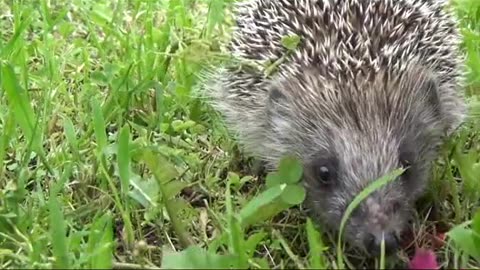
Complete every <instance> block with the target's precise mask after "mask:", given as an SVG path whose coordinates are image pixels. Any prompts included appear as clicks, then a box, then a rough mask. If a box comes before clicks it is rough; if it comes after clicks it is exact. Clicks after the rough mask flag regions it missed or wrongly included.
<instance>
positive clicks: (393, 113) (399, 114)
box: [300, 73, 444, 255]
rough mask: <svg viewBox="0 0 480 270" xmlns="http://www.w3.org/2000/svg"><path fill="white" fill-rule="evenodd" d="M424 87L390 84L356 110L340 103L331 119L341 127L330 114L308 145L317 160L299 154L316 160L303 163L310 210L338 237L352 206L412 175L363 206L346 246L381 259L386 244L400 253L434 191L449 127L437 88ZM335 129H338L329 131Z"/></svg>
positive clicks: (428, 83)
mask: <svg viewBox="0 0 480 270" xmlns="http://www.w3.org/2000/svg"><path fill="white" fill-rule="evenodd" d="M408 75H412V74H411V73H410V74H408ZM417 79H418V77H411V78H409V79H407V81H406V82H404V83H403V84H394V83H391V82H390V83H389V85H390V86H389V87H390V88H388V89H387V90H386V91H385V90H383V89H385V88H382V90H378V88H379V87H386V86H385V85H383V84H377V85H373V86H370V87H369V88H364V89H363V90H364V91H365V92H367V93H371V95H372V96H370V97H368V99H365V100H361V97H359V96H356V98H357V100H356V101H355V102H351V99H349V98H346V97H345V96H343V97H342V96H339V98H338V99H337V100H335V103H331V104H334V105H332V106H331V107H332V110H330V111H329V112H332V111H333V112H334V113H335V115H336V116H341V119H342V121H339V120H329V119H328V118H327V117H328V115H329V114H326V113H325V114H324V115H325V116H326V117H324V118H318V119H320V120H318V124H317V127H318V129H317V132H316V133H315V134H316V137H315V136H310V138H309V139H307V138H305V139H304V141H306V140H310V143H309V145H316V146H318V147H317V148H314V149H310V150H307V149H305V150H304V151H310V154H307V153H306V152H305V153H303V154H300V156H309V158H306V159H304V160H305V177H304V178H305V179H304V180H305V181H304V182H305V185H306V187H307V193H308V195H307V205H308V206H309V208H311V209H310V210H311V211H312V214H313V216H314V217H317V218H318V220H319V222H321V223H323V224H325V225H327V227H329V228H330V229H332V230H336V229H339V226H340V221H341V219H342V217H343V214H344V213H345V210H346V208H347V207H348V205H349V204H350V203H351V202H352V200H353V199H354V198H355V196H356V195H358V194H359V193H360V192H361V191H362V190H363V189H364V188H366V187H367V186H368V185H369V184H370V183H371V182H372V181H375V180H376V179H378V178H380V177H382V176H384V175H386V174H389V173H391V172H392V171H393V170H395V169H398V168H400V167H405V169H406V171H405V172H404V173H403V174H402V175H401V176H400V177H398V178H397V179H395V180H393V181H392V182H391V183H389V184H387V185H385V186H383V187H382V188H381V189H379V190H377V191H375V192H373V193H372V194H371V195H370V196H369V197H368V198H366V199H364V200H363V201H362V203H361V204H360V205H359V206H358V207H357V208H356V210H355V211H354V212H353V214H352V215H351V217H350V219H349V220H348V223H347V226H346V228H345V232H344V235H345V239H346V240H347V242H350V243H351V244H353V245H355V246H357V247H360V248H363V249H365V250H366V251H368V252H369V253H371V254H373V255H375V254H378V252H379V251H380V244H381V240H382V236H383V237H384V239H385V244H386V251H387V252H393V251H395V250H396V249H397V248H398V247H399V238H400V234H401V232H402V231H403V230H404V229H405V228H406V225H407V224H408V221H409V218H411V217H412V212H413V210H414V209H413V207H412V206H413V203H414V202H415V201H416V199H417V198H418V197H419V196H420V195H422V194H423V191H424V189H425V186H426V184H427V183H428V175H429V169H430V167H431V163H432V161H433V160H434V159H435V158H436V151H437V148H438V146H439V144H440V143H441V140H442V134H443V133H442V132H443V130H444V125H443V124H442V121H441V110H440V108H439V102H438V97H437V96H436V93H437V92H436V91H437V89H436V88H435V82H434V81H433V80H430V79H425V78H420V80H417ZM387 87H388V86H387ZM342 91H343V92H347V90H342ZM389 93H404V95H402V96H399V95H394V94H391V96H389V95H388V94H389ZM385 94H387V95H385ZM362 104H368V106H363V105H362ZM392 104H393V105H392ZM336 108H342V110H338V111H335V110H334V109H336ZM345 108H347V109H345ZM334 121H335V125H331V124H330V125H329V126H327V125H325V123H333V122H334ZM312 152H313V153H312Z"/></svg>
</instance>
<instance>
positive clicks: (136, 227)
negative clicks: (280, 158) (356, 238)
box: [0, 0, 480, 269]
mask: <svg viewBox="0 0 480 270" xmlns="http://www.w3.org/2000/svg"><path fill="white" fill-rule="evenodd" d="M231 2H233V1H232V0H229V1H226V0H163V1H162V0H157V1H154V0H148V1H139V0H131V1H107V0H98V1H87V0H70V1H51V0H39V1H22V0H4V1H1V2H0V10H1V12H0V35H1V37H0V70H1V73H0V85H1V91H0V99H1V101H0V102H1V106H0V126H1V130H2V132H1V133H0V161H1V163H0V164H2V166H0V179H1V180H0V181H1V182H0V183H1V189H0V267H2V268H112V267H114V268H124V269H142V268H158V267H165V268H172V267H186V268H194V267H199V268H202V267H203V268H210V269H211V268H224V267H229V266H232V267H235V268H240V267H242V268H247V267H250V268H309V267H313V268H321V267H328V268H341V266H344V267H349V268H356V267H361V266H362V265H363V266H367V265H368V266H371V267H375V268H380V267H382V266H385V267H392V266H398V265H406V264H407V263H408V261H409V260H411V258H412V256H413V253H414V252H415V250H416V248H418V247H421V248H425V249H428V250H433V251H434V252H435V255H436V258H437V261H438V263H439V264H440V265H441V266H442V267H445V268H456V269H459V268H463V269H465V268H480V212H478V211H477V208H478V206H479V202H480V120H479V119H480V118H479V116H480V1H478V0H455V1H452V2H453V3H452V4H453V5H454V7H455V11H456V12H457V14H458V16H459V18H460V21H461V27H462V33H463V35H464V43H463V48H464V50H465V52H466V55H467V59H466V61H467V65H468V67H469V73H468V78H467V79H468V84H467V85H466V88H465V92H466V94H467V97H468V102H469V106H470V109H471V111H470V116H471V117H469V119H468V121H467V122H466V123H465V125H463V126H462V128H461V129H459V130H458V132H456V133H455V134H454V135H453V136H452V138H450V139H449V140H448V141H447V142H446V143H445V145H444V147H443V150H442V153H441V156H440V157H439V159H438V160H437V161H436V164H435V167H434V170H433V171H432V181H431V185H430V188H429V191H428V192H427V194H426V195H425V196H424V198H422V200H421V201H420V202H419V207H418V217H417V218H416V222H415V224H414V227H413V228H414V229H413V234H412V235H411V238H410V241H409V243H410V244H409V245H407V246H406V247H405V249H404V250H402V251H400V252H399V254H398V256H396V257H393V258H391V257H388V258H385V257H383V256H381V257H380V258H378V259H374V260H367V259H364V258H362V256H360V255H359V254H356V253H355V252H354V251H350V250H347V249H345V250H343V249H342V248H341V246H338V244H337V239H336V238H332V237H331V236H330V235H328V234H324V233H322V232H321V228H317V227H316V226H314V225H313V224H312V223H311V221H310V220H309V219H307V218H306V216H305V215H304V214H302V208H301V207H299V204H300V202H301V200H302V198H303V197H302V196H303V193H302V191H301V190H299V189H298V185H297V181H298V175H299V173H300V172H299V170H300V169H299V167H298V165H297V164H296V163H295V162H294V161H293V160H289V159H285V162H284V163H283V164H282V166H280V167H281V168H279V170H278V171H277V172H274V173H271V174H269V175H268V176H267V177H265V175H264V174H262V173H259V170H258V168H257V167H258V166H256V165H257V163H256V162H254V161H253V159H251V158H250V157H248V156H245V155H244V154H243V153H242V150H241V148H240V147H239V146H238V145H237V144H236V142H235V140H234V137H233V136H231V134H229V132H228V131H227V130H226V128H225V126H224V124H223V123H222V119H221V117H220V116H219V115H218V114H217V113H216V112H214V111H213V110H212V109H211V108H210V107H209V106H208V105H207V104H206V103H205V102H204V101H203V100H202V99H201V98H198V97H197V96H196V89H197V87H198V86H199V82H200V76H199V75H200V74H202V72H203V71H204V69H205V68H206V67H208V66H211V65H214V64H216V63H220V61H223V60H225V59H226V58H227V57H228V55H227V54H226V52H225V42H226V41H228V35H229V27H230V26H231V25H232V18H231V16H230V15H231V14H230V12H229V7H230V4H231ZM279 175H280V176H282V177H278V176H279ZM265 178H266V181H265ZM280 178H282V179H284V180H286V181H287V182H288V183H277V185H275V184H274V182H278V181H279V180H278V179H280ZM265 183H266V184H265ZM272 183H273V184H272ZM285 194H287V195H288V196H286V195H285ZM432 206H435V207H433V208H432ZM432 209H433V210H432ZM339 251H340V252H339Z"/></svg>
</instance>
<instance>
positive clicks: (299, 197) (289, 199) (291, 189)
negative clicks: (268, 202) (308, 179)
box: [281, 184, 306, 206]
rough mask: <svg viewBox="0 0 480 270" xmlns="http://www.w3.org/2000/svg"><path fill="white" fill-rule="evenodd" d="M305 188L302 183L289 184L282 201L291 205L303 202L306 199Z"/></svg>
mask: <svg viewBox="0 0 480 270" xmlns="http://www.w3.org/2000/svg"><path fill="white" fill-rule="evenodd" d="M305 195H306V193H305V189H304V188H303V186H301V185H298V184H296V185H287V187H286V188H285V190H284V191H283V193H282V196H281V198H282V201H284V202H285V203H287V204H290V205H291V206H294V205H298V204H301V203H302V202H303V200H305Z"/></svg>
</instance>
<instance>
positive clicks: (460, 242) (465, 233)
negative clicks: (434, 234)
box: [447, 226, 480, 260]
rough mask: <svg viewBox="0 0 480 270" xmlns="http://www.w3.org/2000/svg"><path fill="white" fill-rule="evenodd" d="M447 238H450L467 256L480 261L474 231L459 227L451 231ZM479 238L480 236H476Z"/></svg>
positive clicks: (479, 252) (479, 251)
mask: <svg viewBox="0 0 480 270" xmlns="http://www.w3.org/2000/svg"><path fill="white" fill-rule="evenodd" d="M447 236H448V237H450V238H451V239H452V240H453V242H454V243H455V245H456V246H457V247H458V248H459V249H461V250H462V251H463V252H465V253H466V254H468V255H470V256H473V257H475V258H476V259H477V260H480V250H478V248H477V246H476V245H475V240H474V237H475V236H474V235H473V232H472V230H470V229H467V228H465V227H463V226H457V227H455V228H453V229H451V230H450V231H449V232H448V233H447ZM476 237H478V235H476Z"/></svg>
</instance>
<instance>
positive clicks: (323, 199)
mask: <svg viewBox="0 0 480 270" xmlns="http://www.w3.org/2000/svg"><path fill="white" fill-rule="evenodd" d="M233 14H234V18H235V20H234V22H235V25H234V27H233V32H232V33H233V34H232V36H231V37H232V38H231V40H230V41H229V43H228V52H229V53H231V55H232V56H233V57H234V58H236V59H242V60H241V61H237V62H235V61H233V62H231V63H229V64H226V65H223V66H217V67H216V68H215V71H214V72H212V73H210V76H209V77H208V83H206V84H205V87H204V93H205V94H206V96H207V97H208V98H209V100H210V104H211V105H212V106H213V108H214V110H216V111H217V112H219V113H220V114H221V115H222V117H223V120H224V122H225V124H226V125H227V126H228V128H229V130H230V131H231V132H232V133H233V134H234V135H235V137H236V139H237V142H238V143H239V144H240V145H241V146H242V148H243V150H244V151H245V152H246V153H248V154H249V155H251V156H252V157H256V158H257V159H259V160H261V161H263V162H264V164H265V169H267V171H268V170H273V169H275V168H276V166H278V164H279V161H280V160H281V158H282V157H285V156H287V155H294V156H296V157H298V159H299V160H300V161H301V163H302V165H303V168H304V170H303V177H302V183H303V185H304V186H305V190H306V194H307V195H306V199H305V206H306V208H307V209H308V215H310V216H311V217H312V218H313V219H314V220H315V221H317V222H319V224H321V225H323V227H324V228H327V229H328V230H331V231H333V232H338V227H339V224H340V220H341V218H342V216H343V214H344V212H345V210H346V208H347V206H348V205H349V203H351V202H352V200H353V199H354V198H355V196H356V195H358V193H359V192H361V191H362V190H363V189H364V188H365V187H366V186H367V185H369V184H370V183H371V182H372V181H374V180H376V179H378V178H379V177H381V176H383V175H386V174H388V173H390V172H392V171H393V170H395V169H398V168H404V172H403V173H402V174H401V175H400V176H399V177H397V178H396V179H394V180H393V181H392V182H389V183H388V184H386V185H384V186H382V188H380V189H378V190H376V191H374V192H373V193H371V194H370V195H369V196H368V197H367V198H366V199H364V200H363V201H362V202H361V203H360V205H359V206H358V207H357V208H356V209H355V211H354V212H353V213H352V215H351V216H350V218H349V219H348V222H347V224H346V226H345V230H344V237H345V240H346V242H348V243H349V244H351V245H353V246H354V247H357V248H361V249H363V250H364V251H366V252H367V254H371V255H378V254H379V252H380V245H381V242H382V239H383V240H384V241H385V247H386V252H387V254H391V253H392V252H395V251H398V250H399V248H400V240H399V239H400V238H401V234H402V232H404V230H405V229H406V228H407V226H408V224H409V221H411V218H412V216H413V213H414V211H415V206H414V205H415V201H417V200H418V199H419V197H420V196H422V195H423V194H424V193H425V191H426V188H427V186H428V182H429V180H430V173H431V169H432V166H433V162H434V160H435V159H436V158H437V157H438V155H439V150H440V147H441V145H442V144H443V143H444V141H445V139H446V138H447V137H448V136H450V135H451V134H452V133H453V132H454V131H455V130H456V129H457V128H458V127H459V126H460V125H461V124H462V123H463V122H464V119H465V116H466V104H465V100H464V94H463V93H462V91H460V89H462V87H463V80H464V77H465V76H464V70H465V68H464V66H463V63H464V55H463V54H462V51H461V47H460V46H461V36H460V33H459V30H458V22H457V20H456V18H455V16H454V14H453V13H452V12H451V10H449V9H448V5H447V1H442V0H292V1H288V0H250V1H242V2H238V3H236V4H235V6H234V13H233ZM286 37H287V38H288V37H296V38H297V41H298V42H297V43H296V44H295V45H296V46H294V47H291V46H286V43H285V40H286V39H285V38H286ZM291 40H294V39H291ZM247 62H248V63H260V65H263V66H268V64H271V63H277V66H276V67H275V68H274V69H271V70H272V71H271V72H265V70H264V69H263V70H262V69H261V68H255V67H253V66H252V65H244V64H243V63H247Z"/></svg>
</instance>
